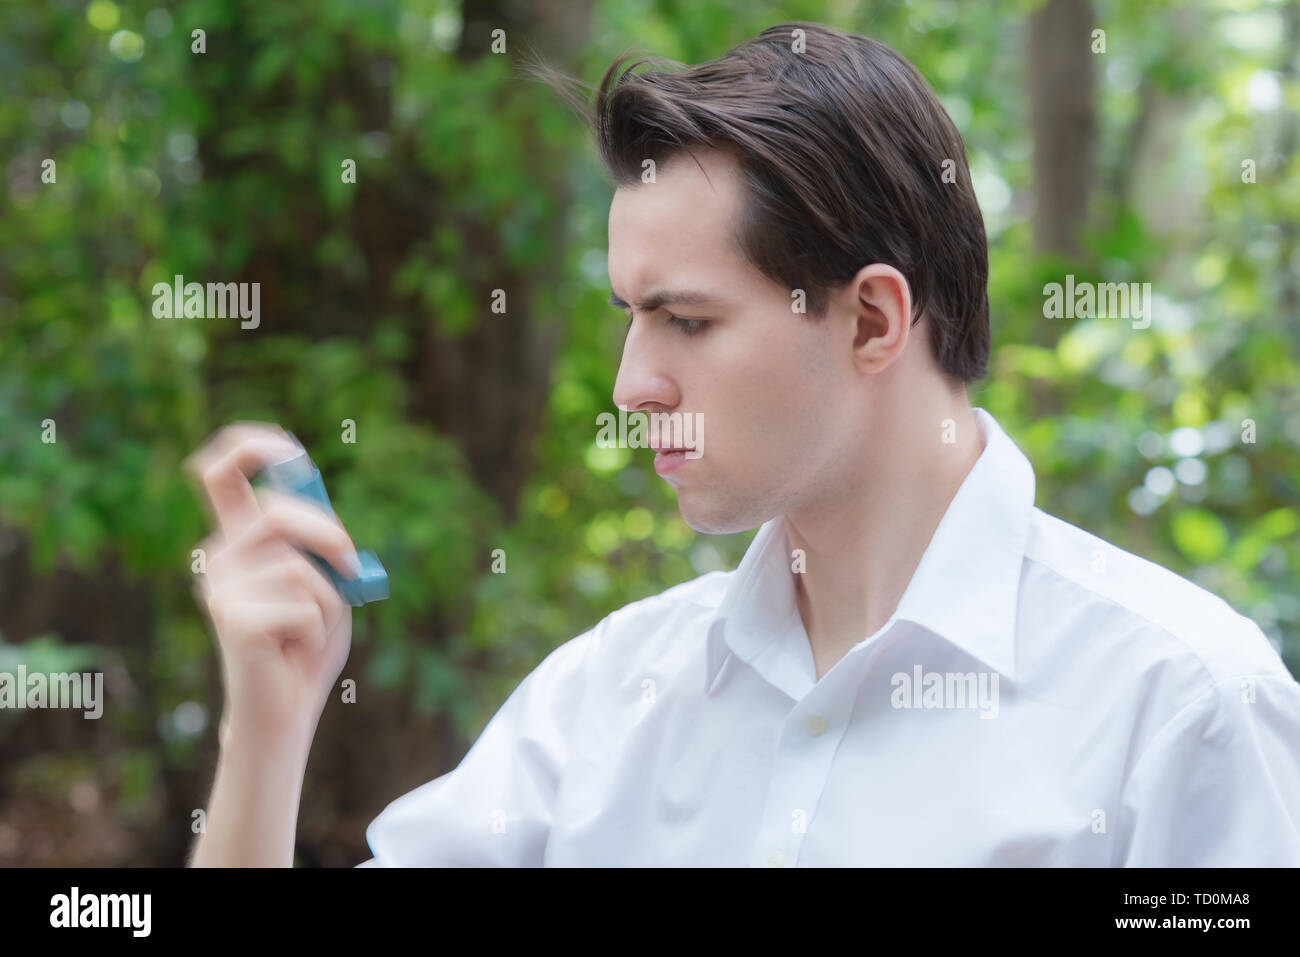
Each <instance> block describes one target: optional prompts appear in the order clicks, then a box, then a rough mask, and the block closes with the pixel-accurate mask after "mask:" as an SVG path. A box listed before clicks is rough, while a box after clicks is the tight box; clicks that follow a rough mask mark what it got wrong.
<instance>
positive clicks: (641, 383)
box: [614, 322, 681, 412]
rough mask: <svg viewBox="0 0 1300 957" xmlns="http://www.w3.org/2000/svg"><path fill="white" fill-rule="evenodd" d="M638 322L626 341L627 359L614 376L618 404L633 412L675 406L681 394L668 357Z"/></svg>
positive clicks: (616, 402)
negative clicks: (668, 365) (672, 374)
mask: <svg viewBox="0 0 1300 957" xmlns="http://www.w3.org/2000/svg"><path fill="white" fill-rule="evenodd" d="M642 333H643V330H642V329H638V328H637V324H636V323H635V322H634V323H633V324H632V328H631V329H630V330H629V331H628V335H627V340H626V341H625V342H624V343H623V358H622V359H621V360H620V361H619V364H618V375H617V377H616V378H615V379H614V405H616V406H617V407H618V408H620V409H627V410H628V411H629V412H635V411H638V410H640V409H642V408H644V407H646V406H649V405H660V406H663V407H665V408H668V409H672V408H675V407H676V406H677V404H678V402H680V401H681V394H680V392H679V391H678V389H677V385H676V383H675V381H674V379H673V377H672V376H671V375H670V374H669V370H668V368H667V365H666V358H665V357H664V356H662V355H660V354H659V353H658V351H657V350H656V348H655V345H654V343H653V342H652V341H651V340H650V339H649V337H647V336H645V335H643V334H642Z"/></svg>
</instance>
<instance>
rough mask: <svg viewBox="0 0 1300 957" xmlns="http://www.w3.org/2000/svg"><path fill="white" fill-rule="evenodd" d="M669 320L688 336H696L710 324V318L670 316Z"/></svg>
mask: <svg viewBox="0 0 1300 957" xmlns="http://www.w3.org/2000/svg"><path fill="white" fill-rule="evenodd" d="M668 322H669V324H670V325H674V326H676V327H677V328H678V329H680V330H681V331H682V333H683V334H685V335H688V336H694V335H697V334H698V333H700V332H702V331H703V330H704V327H705V326H706V325H708V322H709V320H707V319H683V318H682V317H681V316H669V317H668Z"/></svg>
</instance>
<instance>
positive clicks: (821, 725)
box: [804, 714, 826, 738]
mask: <svg viewBox="0 0 1300 957" xmlns="http://www.w3.org/2000/svg"><path fill="white" fill-rule="evenodd" d="M804 725H805V726H806V727H807V728H808V733H809V734H811V735H812V736H813V737H814V738H815V737H817V736H818V735H819V734H821V733H822V732H823V731H825V730H826V719H825V718H823V717H822V716H821V715H819V714H812V715H809V716H808V719H807V720H806V721H805V722H804Z"/></svg>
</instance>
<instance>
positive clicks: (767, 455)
mask: <svg viewBox="0 0 1300 957" xmlns="http://www.w3.org/2000/svg"><path fill="white" fill-rule="evenodd" d="M694 157H695V158H694V159H693V158H692V156H691V155H689V154H684V153H682V154H677V155H676V156H673V157H671V158H670V160H669V161H668V162H666V163H664V164H661V165H660V166H659V168H658V169H657V171H656V180H657V181H656V182H653V183H638V184H636V185H635V186H631V187H624V188H620V189H618V190H617V191H616V192H615V194H614V200H613V203H612V204H611V205H610V210H609V278H610V285H611V287H612V290H613V294H614V297H616V298H617V299H618V300H621V301H622V302H625V303H629V304H630V315H631V316H632V318H633V321H632V324H631V326H630V328H629V329H628V333H627V340H626V342H625V343H624V346H623V359H622V362H621V364H620V365H619V370H618V378H617V380H616V382H615V384H614V403H615V405H617V406H619V407H620V408H626V409H627V410H628V412H634V411H645V412H660V413H681V414H682V418H683V419H685V418H686V417H687V416H695V415H696V414H697V413H698V414H699V415H701V416H702V419H703V433H702V435H703V442H702V443H701V444H702V449H703V454H702V455H701V456H700V457H699V458H695V459H689V458H688V459H685V460H684V461H683V462H682V464H681V465H680V467H678V468H677V469H676V470H675V471H673V472H670V473H668V474H666V475H664V479H665V481H667V482H668V483H669V484H670V485H672V486H673V488H675V489H676V490H677V503H678V508H679V509H680V510H681V514H682V518H683V519H684V520H685V521H686V523H687V524H688V525H690V526H691V527H692V528H693V529H695V530H696V531H699V532H704V533H709V534H729V533H733V532H741V531H746V530H748V529H752V528H756V527H757V526H759V525H761V524H762V523H763V522H765V521H767V520H768V519H770V518H773V517H775V516H777V515H780V514H786V513H789V512H791V511H794V510H796V509H798V508H799V506H800V505H801V504H804V503H806V502H809V501H810V500H811V499H812V497H814V496H818V495H820V494H821V493H822V492H823V491H824V490H825V489H826V488H827V487H828V485H829V483H830V481H831V476H832V475H834V474H835V471H836V469H835V467H834V466H835V464H836V461H837V459H842V457H843V452H844V446H845V443H846V441H847V437H848V436H849V435H850V434H851V433H852V431H853V427H852V424H851V423H846V422H845V420H846V419H851V418H852V413H851V412H850V411H849V409H850V407H851V406H850V404H849V400H850V398H851V391H850V390H851V383H852V364H851V361H850V355H849V354H850V349H849V348H848V342H849V340H848V339H846V340H845V348H843V349H835V348H833V345H832V344H833V342H834V341H835V337H836V336H837V333H836V332H835V330H836V329H839V328H846V327H845V326H844V325H843V324H842V323H841V324H839V325H837V324H835V323H832V322H828V321H827V320H825V319H821V320H814V319H812V318H810V317H808V316H805V315H802V314H799V313H796V312H794V310H793V309H792V303H793V302H794V301H795V300H794V299H793V298H792V290H790V289H787V288H784V287H783V286H781V285H779V284H778V283H776V282H774V281H772V280H771V279H768V278H767V277H766V276H764V275H762V273H760V272H759V271H758V270H757V269H756V268H755V267H754V266H753V265H751V264H750V263H749V262H747V261H746V260H745V259H744V257H743V255H742V254H741V252H740V250H739V249H738V248H737V246H736V245H735V241H734V239H733V230H734V224H735V221H736V216H737V213H738V211H739V210H740V208H741V204H742V202H743V188H744V187H743V182H742V179H741V175H742V174H741V173H740V171H739V169H738V168H737V167H736V165H735V163H734V162H733V161H732V160H731V159H730V158H729V157H728V156H726V155H725V154H722V153H718V152H716V151H696V152H695V153H694ZM696 159H698V161H699V163H698V164H697V162H696ZM701 166H702V167H703V170H701ZM706 174H707V176H706ZM664 293H666V294H667V295H668V297H669V298H668V299H666V300H665V301H663V302H662V303H659V304H658V305H657V306H656V307H655V308H653V309H649V310H642V308H641V304H642V303H646V301H647V300H651V299H655V298H656V297H658V296H659V295H660V294H664ZM680 294H697V295H698V296H699V297H700V298H698V299H697V300H695V301H687V300H686V298H685V297H684V296H683V295H680ZM647 305H654V304H653V303H647ZM671 317H677V319H681V320H698V321H690V322H688V326H689V327H694V328H695V330H696V331H694V332H693V333H692V332H690V331H689V330H688V329H686V328H682V326H681V324H680V323H679V322H677V321H676V319H673V318H671ZM837 402H838V403H839V404H838V405H837ZM665 443H666V444H669V445H671V444H674V442H673V440H672V438H671V436H668V437H665ZM645 454H651V453H649V452H647V453H645Z"/></svg>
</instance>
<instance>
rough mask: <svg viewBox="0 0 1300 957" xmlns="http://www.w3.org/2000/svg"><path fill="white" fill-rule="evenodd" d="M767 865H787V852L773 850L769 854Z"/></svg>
mask: <svg viewBox="0 0 1300 957" xmlns="http://www.w3.org/2000/svg"><path fill="white" fill-rule="evenodd" d="M767 866H768V867H785V852H784V851H773V852H772V853H771V854H769V855H767Z"/></svg>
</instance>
